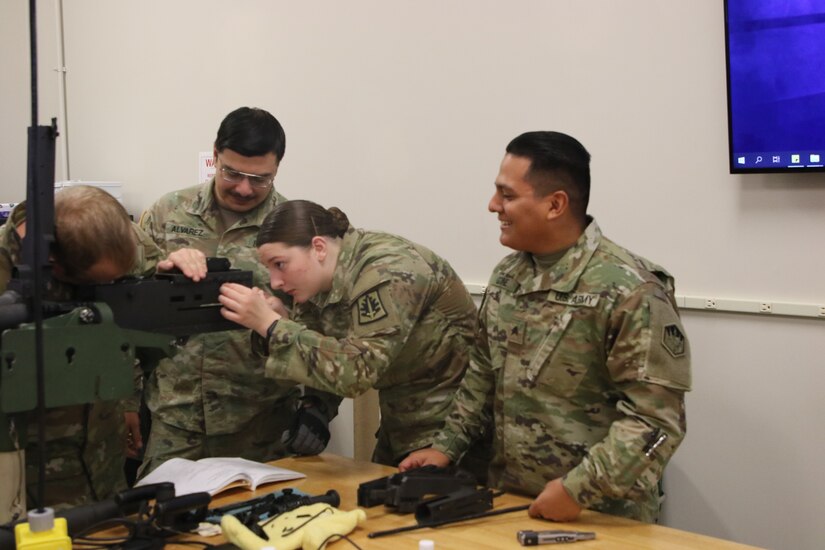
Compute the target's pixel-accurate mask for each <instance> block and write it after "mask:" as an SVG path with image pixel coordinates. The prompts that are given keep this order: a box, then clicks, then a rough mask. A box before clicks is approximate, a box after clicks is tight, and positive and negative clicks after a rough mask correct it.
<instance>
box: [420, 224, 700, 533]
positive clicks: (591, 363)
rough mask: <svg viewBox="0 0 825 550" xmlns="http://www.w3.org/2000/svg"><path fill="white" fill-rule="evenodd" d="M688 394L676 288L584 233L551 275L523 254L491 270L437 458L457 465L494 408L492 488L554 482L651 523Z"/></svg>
mask: <svg viewBox="0 0 825 550" xmlns="http://www.w3.org/2000/svg"><path fill="white" fill-rule="evenodd" d="M690 385H691V375H690V350H689V347H688V342H687V339H686V338H685V332H684V329H683V328H682V324H681V322H680V320H679V316H678V313H677V309H676V305H675V302H674V297H673V279H672V278H671V277H670V275H669V274H668V273H667V272H665V271H664V270H663V269H662V268H660V267H658V266H656V265H654V264H651V263H650V262H648V261H647V260H645V259H643V258H640V257H638V256H635V255H633V254H632V253H630V252H628V251H627V250H625V249H623V248H621V247H619V246H618V245H616V244H615V243H613V242H611V241H610V240H608V239H606V238H604V237H603V236H602V234H601V231H600V230H599V227H598V225H597V224H596V222H595V221H591V222H590V224H589V226H588V227H587V229H586V231H585V232H584V233H583V234H582V236H581V238H580V239H579V241H578V242H577V243H576V244H575V245H574V246H573V247H572V248H571V249H570V250H568V251H567V253H566V254H564V256H563V257H562V258H561V259H560V260H559V261H558V262H557V263H556V265H554V266H553V267H552V268H551V269H549V271H541V270H538V269H537V268H536V267H535V263H534V260H533V258H532V257H531V256H530V255H529V254H526V253H515V254H511V255H509V256H507V257H506V258H504V260H502V261H501V262H500V263H499V265H498V266H497V267H496V269H495V271H494V272H493V275H492V277H491V279H490V283H489V286H488V288H487V292H486V295H485V298H484V301H483V303H482V306H481V313H480V316H479V328H478V333H477V345H476V347H475V348H474V349H473V352H472V356H471V361H470V367H469V369H468V371H467V375H466V377H465V379H464V381H463V383H462V386H461V390H460V391H459V392H458V395H457V397H456V400H455V405H454V407H453V409H452V411H451V413H450V416H449V418H448V420H447V425H446V428H445V430H444V432H442V433H441V434H440V435H439V437H438V438H437V439H436V442H435V445H434V448H436V449H438V450H441V451H443V452H445V453H446V454H447V455H448V456H450V457H451V458H453V459H455V458H457V457H459V456H461V454H462V453H463V452H464V450H465V449H466V448H467V446H468V444H469V442H470V441H471V440H472V439H474V438H475V437H476V436H477V433H478V432H479V430H480V429H481V426H482V425H483V423H484V422H487V421H488V420H489V419H487V418H485V416H486V414H485V413H484V407H483V404H484V403H485V400H486V399H487V398H489V397H490V396H493V397H494V402H493V410H492V415H493V416H494V418H495V434H494V448H493V453H494V457H493V462H492V463H491V465H490V480H491V483H492V485H494V486H497V487H499V488H501V489H505V490H508V491H514V492H521V493H524V494H528V495H537V494H539V493H540V492H541V491H542V490H543V489H544V486H545V484H546V483H547V482H548V481H550V480H552V479H555V478H559V477H562V483H563V485H564V487H565V489H566V490H567V491H568V492H569V493H570V495H571V496H572V497H573V498H574V499H575V500H576V501H577V502H578V503H579V504H580V505H581V506H583V507H585V508H591V509H594V510H599V511H602V512H606V513H610V514H615V515H620V516H625V517H630V518H635V519H639V520H643V521H648V522H650V521H654V520H655V519H656V517H657V515H658V510H659V502H658V496H659V495H658V490H657V484H658V481H659V480H660V479H661V476H662V471H663V469H664V467H665V465H666V464H667V462H668V460H669V458H670V457H671V455H672V454H673V452H674V451H675V450H676V448H677V447H678V445H679V443H680V442H681V441H682V439H683V437H684V435H685V429H686V426H685V408H684V392H685V391H687V390H689V389H690ZM488 414H489V413H488Z"/></svg>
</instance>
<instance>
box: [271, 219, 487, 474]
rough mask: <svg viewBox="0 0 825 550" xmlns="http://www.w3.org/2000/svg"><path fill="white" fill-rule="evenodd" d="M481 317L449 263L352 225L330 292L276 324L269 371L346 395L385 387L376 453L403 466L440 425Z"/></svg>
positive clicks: (412, 245)
mask: <svg viewBox="0 0 825 550" xmlns="http://www.w3.org/2000/svg"><path fill="white" fill-rule="evenodd" d="M475 313H476V309H475V305H474V304H473V301H472V298H471V297H470V295H469V294H468V293H467V290H466V289H465V288H464V285H463V283H462V282H461V280H460V279H459V277H458V275H456V273H455V271H453V269H452V267H450V265H449V264H448V263H447V262H446V261H445V260H444V259H442V258H440V257H438V256H437V255H436V254H434V253H433V252H432V251H430V250H428V249H426V248H424V247H422V246H419V245H417V244H415V243H411V242H410V241H407V240H405V239H402V238H400V237H396V236H394V235H389V234H387V233H379V232H370V231H362V230H357V229H354V228H350V229H349V230H348V231H347V233H346V234H345V235H344V238H343V241H342V243H341V250H340V252H339V255H338V263H337V265H336V268H335V273H334V275H333V281H332V288H331V290H330V291H329V292H326V293H323V294H320V295H317V296H315V297H314V298H313V299H312V300H310V301H308V302H306V303H303V304H298V305H296V306H295V309H294V312H293V316H292V320H287V319H282V320H281V321H279V322H278V325H277V327H276V328H275V330H274V331H273V333H272V336H271V338H270V347H269V357H270V358H269V361H268V363H267V375H268V376H272V377H275V378H289V379H292V380H296V381H298V382H302V383H304V384H306V385H308V386H312V387H315V388H318V389H320V390H323V391H327V392H330V393H335V394H338V395H342V396H346V397H354V396H357V395H359V394H361V393H363V392H365V391H366V390H367V389H369V388H376V389H378V390H379V402H380V410H381V427H380V428H379V438H378V447H377V448H376V453H375V456H374V459H375V460H376V461H380V462H383V463H388V464H389V463H396V462H397V460H398V459H399V458H400V457H402V456H403V455H404V454H405V453H408V452H409V451H411V450H413V449H417V448H420V447H422V446H424V445H426V444H428V443H429V441H431V440H432V438H433V436H434V435H435V433H436V432H437V431H438V430H439V429H440V428H441V427H442V425H443V421H444V418H445V415H446V413H447V410H448V408H449V405H450V402H451V401H452V397H453V395H454V394H455V391H456V389H457V388H458V384H459V381H460V380H461V377H462V375H463V373H464V371H465V369H466V365H467V361H468V353H469V346H470V344H471V343H472V336H473V327H474V324H475Z"/></svg>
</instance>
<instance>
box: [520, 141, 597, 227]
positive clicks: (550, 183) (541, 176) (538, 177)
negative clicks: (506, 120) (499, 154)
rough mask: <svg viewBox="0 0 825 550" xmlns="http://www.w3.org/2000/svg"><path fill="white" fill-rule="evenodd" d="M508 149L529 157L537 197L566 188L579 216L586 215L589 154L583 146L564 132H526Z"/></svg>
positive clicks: (528, 179)
mask: <svg viewBox="0 0 825 550" xmlns="http://www.w3.org/2000/svg"><path fill="white" fill-rule="evenodd" d="M507 152H508V153H510V154H511V155H514V156H517V157H524V158H527V159H530V170H529V171H528V172H527V181H528V183H530V185H532V186H533V192H534V193H535V194H536V195H537V196H546V195H549V194H550V193H552V192H554V191H559V190H561V191H564V192H565V193H567V196H568V197H569V198H570V208H571V210H572V211H573V213H574V214H575V215H576V216H577V217H578V218H579V219H582V220H583V219H584V218H585V217H586V216H587V204H588V202H590V153H588V152H587V149H585V148H584V145H582V144H581V143H579V141H578V140H577V139H575V138H573V137H571V136H568V135H567V134H563V133H561V132H525V133H523V134H521V135H520V136H518V137H517V138H515V139H514V140H513V141H511V142H510V143H509V144H508V145H507Z"/></svg>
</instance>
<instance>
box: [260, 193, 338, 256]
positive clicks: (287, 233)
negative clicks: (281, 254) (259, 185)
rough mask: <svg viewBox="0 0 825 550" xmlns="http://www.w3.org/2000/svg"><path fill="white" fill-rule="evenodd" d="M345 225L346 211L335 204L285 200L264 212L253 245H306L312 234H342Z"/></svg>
mask: <svg viewBox="0 0 825 550" xmlns="http://www.w3.org/2000/svg"><path fill="white" fill-rule="evenodd" d="M348 228H349V220H348V219H347V215H346V214H344V213H343V212H341V211H340V210H339V209H338V208H335V207H334V206H333V207H331V208H328V209H327V208H324V207H323V206H321V205H320V204H317V203H314V202H312V201H301V200H297V201H286V202H282V203H281V204H279V205H277V206H276V207H275V208H273V209H272V211H271V212H270V213H269V214H267V216H266V218H265V219H264V221H263V223H262V224H261V230H260V231H258V238H257V240H256V242H255V245H256V246H261V245H265V244H267V243H284V244H285V245H287V246H303V247H308V246H309V245H310V244H311V243H312V238H313V237H343V236H344V233H346V232H347V229H348Z"/></svg>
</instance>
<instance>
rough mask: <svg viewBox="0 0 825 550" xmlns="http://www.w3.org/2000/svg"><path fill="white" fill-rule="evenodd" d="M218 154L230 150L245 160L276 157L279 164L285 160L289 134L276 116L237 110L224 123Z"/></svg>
mask: <svg viewBox="0 0 825 550" xmlns="http://www.w3.org/2000/svg"><path fill="white" fill-rule="evenodd" d="M215 149H217V150H218V152H221V151H223V150H224V149H231V150H233V151H235V152H236V153H238V154H239V155H243V156H245V157H261V156H264V155H267V154H269V153H275V157H276V158H277V159H278V163H280V162H281V159H282V158H284V151H285V150H286V134H285V133H284V129H283V128H282V127H281V123H280V122H278V119H276V118H275V117H274V116H272V115H271V114H269V113H268V112H267V111H264V110H263V109H258V108H256V107H241V108H240V109H235V110H234V111H232V112H231V113H229V114H228V115H226V117H225V118H224V119H223V121H222V122H221V126H220V128H218V137H216V138H215Z"/></svg>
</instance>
